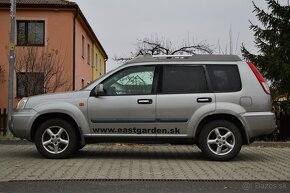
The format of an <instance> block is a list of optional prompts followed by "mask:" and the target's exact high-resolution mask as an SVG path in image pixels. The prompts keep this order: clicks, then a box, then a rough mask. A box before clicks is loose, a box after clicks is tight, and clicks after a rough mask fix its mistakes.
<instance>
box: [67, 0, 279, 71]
mask: <svg viewBox="0 0 290 193" xmlns="http://www.w3.org/2000/svg"><path fill="white" fill-rule="evenodd" d="M71 1H74V2H76V3H77V4H78V5H79V7H80V8H81V10H82V12H83V13H84V15H85V17H86V18H87V20H88V21H89V23H90V25H91V27H92V28H93V30H94V32H95V34H96V35H97V37H98V39H99V41H100V42H101V44H102V45H103V47H104V49H105V50H106V52H107V54H108V56H109V60H108V61H107V71H109V70H111V69H114V68H116V67H117V66H118V65H120V64H119V63H117V62H116V61H114V60H113V59H112V58H114V57H115V56H117V57H129V56H130V52H131V51H134V50H135V48H136V43H137V40H140V39H144V38H154V37H157V38H163V39H166V40H168V41H171V42H172V43H173V44H174V45H180V44H182V42H183V41H187V40H190V41H191V42H193V41H194V42H196V43H198V42H202V41H205V42H206V43H208V44H210V45H211V46H212V48H213V49H214V50H215V53H219V48H218V47H219V46H218V45H220V48H221V50H222V51H223V52H225V51H226V49H227V52H229V39H230V38H229V37H230V36H229V31H230V29H231V31H232V40H233V47H234V49H233V52H234V54H237V55H241V53H240V49H239V48H240V46H241V44H242V43H243V44H244V45H245V46H246V48H248V49H249V50H250V51H251V52H254V53H256V52H257V48H255V45H254V43H253V41H254V36H253V32H252V31H251V30H250V29H249V25H250V23H249V20H250V21H252V22H253V23H255V24H259V22H258V20H257V18H256V16H255V13H253V9H254V8H253V4H252V0H102V1H101V0H71ZM282 1H283V0H282ZM254 3H255V4H256V5H257V6H258V7H260V8H262V9H265V10H266V9H267V4H266V2H265V0H254ZM218 42H219V44H218ZM236 48H237V50H236Z"/></svg>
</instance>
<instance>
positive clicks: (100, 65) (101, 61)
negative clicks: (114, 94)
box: [99, 59, 102, 75]
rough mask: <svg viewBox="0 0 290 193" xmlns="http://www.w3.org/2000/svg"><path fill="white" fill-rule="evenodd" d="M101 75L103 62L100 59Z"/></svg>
mask: <svg viewBox="0 0 290 193" xmlns="http://www.w3.org/2000/svg"><path fill="white" fill-rule="evenodd" d="M99 64H100V75H102V60H101V59H100V63H99Z"/></svg>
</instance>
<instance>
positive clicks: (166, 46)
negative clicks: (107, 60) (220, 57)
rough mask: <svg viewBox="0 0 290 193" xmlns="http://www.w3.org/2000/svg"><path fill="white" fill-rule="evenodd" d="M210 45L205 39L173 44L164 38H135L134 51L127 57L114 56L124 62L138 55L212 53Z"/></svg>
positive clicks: (116, 59)
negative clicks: (177, 44)
mask: <svg viewBox="0 0 290 193" xmlns="http://www.w3.org/2000/svg"><path fill="white" fill-rule="evenodd" d="M211 47H212V46H211V45H209V44H207V43H206V42H205V41H201V42H198V43H196V42H195V41H189V40H187V41H183V43H182V45H179V46H174V45H173V43H172V42H171V41H169V40H165V39H164V38H162V39H160V38H151V39H149V38H144V39H142V40H137V46H136V49H135V51H133V52H131V54H130V56H129V57H117V56H115V57H114V60H115V61H118V62H126V61H128V60H131V59H132V58H134V57H137V56H139V55H145V54H150V55H178V54H190V55H195V54H212V53H213V49H212V48H211Z"/></svg>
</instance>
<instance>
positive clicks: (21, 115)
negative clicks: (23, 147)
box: [10, 109, 37, 141]
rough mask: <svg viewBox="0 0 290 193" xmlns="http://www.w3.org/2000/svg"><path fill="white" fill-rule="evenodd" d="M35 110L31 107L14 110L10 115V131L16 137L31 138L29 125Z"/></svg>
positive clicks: (34, 115)
mask: <svg viewBox="0 0 290 193" xmlns="http://www.w3.org/2000/svg"><path fill="white" fill-rule="evenodd" d="M36 114H37V112H36V111H35V110H33V109H23V110H20V111H16V112H14V113H13V115H12V124H11V126H10V130H11V133H12V134H13V135H14V136H15V137H18V138H21V139H27V140H29V141H30V140H31V136H30V133H31V127H32V123H33V120H34V118H35V117H36Z"/></svg>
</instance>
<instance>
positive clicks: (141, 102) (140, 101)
mask: <svg viewBox="0 0 290 193" xmlns="http://www.w3.org/2000/svg"><path fill="white" fill-rule="evenodd" d="M152 102H153V101H152V99H138V100H137V103H138V104H152Z"/></svg>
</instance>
